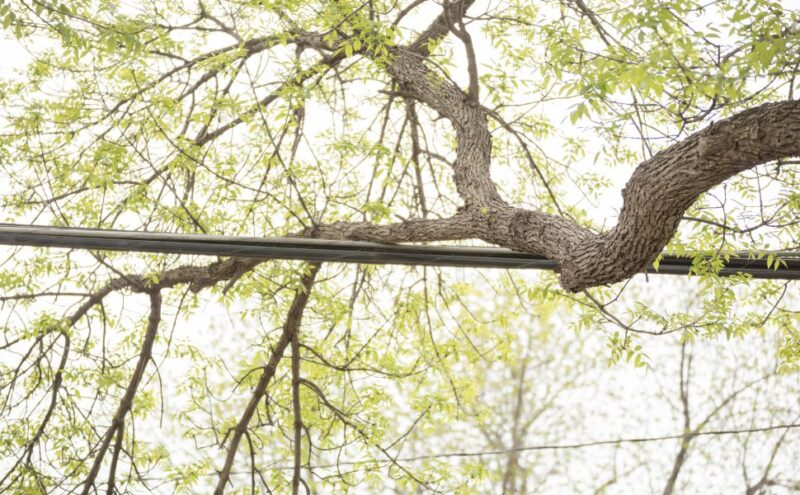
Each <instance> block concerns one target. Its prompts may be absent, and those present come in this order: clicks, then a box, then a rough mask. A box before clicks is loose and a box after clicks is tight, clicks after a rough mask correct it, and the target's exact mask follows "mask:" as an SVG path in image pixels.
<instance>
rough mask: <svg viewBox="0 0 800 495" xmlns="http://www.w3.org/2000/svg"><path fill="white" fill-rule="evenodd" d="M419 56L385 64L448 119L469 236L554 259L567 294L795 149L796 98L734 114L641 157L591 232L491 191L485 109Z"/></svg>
mask: <svg viewBox="0 0 800 495" xmlns="http://www.w3.org/2000/svg"><path fill="white" fill-rule="evenodd" d="M470 4H471V2H460V3H450V4H448V8H449V10H448V12H447V13H446V14H442V16H440V18H438V19H437V20H436V21H434V22H433V24H432V25H431V27H430V28H428V30H426V31H425V33H423V36H421V38H425V41H424V44H425V45H427V43H428V42H429V41H430V39H432V38H435V37H442V36H445V35H446V34H447V25H448V24H447V19H448V18H457V17H458V15H463V14H464V11H465V10H466V8H467V7H469V5H470ZM426 55H427V53H426V52H424V51H422V50H421V49H420V45H419V40H418V41H417V42H414V43H412V45H410V46H409V47H406V48H400V49H398V50H397V51H396V53H395V59H394V61H393V63H392V64H391V65H390V66H389V67H388V68H387V71H388V73H389V74H390V76H392V78H393V79H395V81H396V82H397V83H398V84H399V86H400V88H401V90H402V91H403V93H404V94H406V95H408V96H410V97H413V98H415V99H417V100H419V101H420V102H422V103H424V104H426V105H427V106H429V107H430V108H432V109H433V110H435V111H437V112H439V113H440V114H441V115H442V116H444V117H445V118H447V119H448V120H450V122H451V123H452V124H453V127H454V128H455V131H456V137H457V141H458V143H457V148H456V160H455V162H454V164H453V174H454V182H455V184H456V189H457V191H458V193H459V195H460V196H461V198H462V199H463V200H464V203H465V207H464V208H463V210H462V212H461V214H462V215H463V216H464V217H465V218H469V219H470V221H471V222H472V234H473V237H477V238H480V239H483V240H485V241H488V242H492V243H495V244H499V245H501V246H504V247H508V248H511V249H515V250H518V251H524V252H528V253H532V254H538V255H543V256H546V257H548V258H550V259H553V260H555V261H558V262H559V263H560V264H561V283H562V285H563V286H564V288H566V289H568V290H570V291H573V292H577V291H580V290H582V289H585V288H587V287H592V286H596V285H602V284H608V283H614V282H618V281H621V280H625V279H627V278H629V277H631V276H632V275H634V274H636V273H638V272H639V271H641V270H642V269H644V268H645V267H646V266H648V265H649V264H650V263H652V261H653V260H654V259H655V258H656V256H658V254H659V253H660V252H661V250H662V249H663V248H664V246H666V244H667V243H668V242H669V240H670V239H671V238H672V236H673V235H674V234H675V231H676V230H677V228H678V224H679V223H680V220H681V217H682V216H683V214H684V212H685V211H686V210H687V209H688V208H689V207H690V206H691V205H692V203H694V202H695V201H696V200H697V198H698V197H699V196H700V195H701V194H702V193H704V192H706V191H708V190H709V189H711V188H712V187H714V186H716V185H717V184H719V183H721V182H722V181H724V180H726V179H728V178H730V177H731V176H733V175H735V174H738V173H740V172H742V171H745V170H747V169H750V168H752V167H754V166H756V165H759V164H762V163H766V162H769V161H772V160H777V159H779V158H786V157H791V156H796V155H800V139H798V137H797V136H800V101H785V102H779V103H768V104H765V105H761V106H758V107H756V108H753V109H750V110H747V111H744V112H741V113H739V114H736V115H734V116H732V117H729V118H727V119H725V120H722V121H720V122H717V123H714V124H712V125H711V126H709V127H708V128H706V129H704V130H703V131H700V132H698V133H696V134H694V135H692V136H690V137H689V138H687V139H685V140H683V141H681V142H679V143H677V144H675V145H673V146H670V147H669V148H667V149H665V150H663V151H661V152H659V153H657V154H656V155H655V156H653V157H652V158H651V159H649V160H647V161H645V162H643V163H642V164H640V165H639V166H638V167H637V169H636V170H635V172H634V173H633V175H632V176H631V178H630V180H629V181H628V184H627V186H626V187H625V189H624V190H623V193H622V195H623V199H624V204H623V208H622V211H621V213H620V217H619V221H618V223H617V225H616V226H615V227H614V228H613V229H611V230H610V231H608V232H605V233H601V234H597V233H594V232H592V231H590V230H588V229H586V228H584V227H581V226H579V225H577V224H576V223H574V222H572V221H571V220H568V219H565V218H562V217H559V216H555V215H549V214H546V213H542V212H538V211H530V210H524V209H520V208H515V207H513V206H511V205H509V204H508V203H506V202H505V201H504V200H503V199H502V198H501V197H500V195H499V193H498V192H497V188H496V186H495V184H494V182H492V180H491V176H490V167H491V135H490V133H489V129H488V126H487V113H486V110H484V109H483V108H481V107H480V106H479V105H477V104H475V103H474V102H472V101H471V100H470V98H469V97H468V95H467V94H466V93H464V91H462V90H461V89H460V88H458V87H457V86H456V85H455V84H453V83H451V82H449V81H448V80H445V79H444V78H443V77H440V76H439V75H438V74H436V73H435V72H433V71H432V70H430V69H429V68H428V67H427V66H426V65H425V57H426ZM439 240H441V237H440V238H439Z"/></svg>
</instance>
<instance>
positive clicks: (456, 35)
mask: <svg viewBox="0 0 800 495" xmlns="http://www.w3.org/2000/svg"><path fill="white" fill-rule="evenodd" d="M792 8H793V6H792V5H790V4H786V3H785V2H784V3H778V2H766V1H760V0H752V1H746V2H728V1H718V2H713V3H711V4H699V3H697V2H688V1H687V2H665V1H646V2H625V1H621V2H602V3H599V2H598V3H597V4H596V5H595V4H592V5H590V4H587V3H585V2H584V1H582V0H576V1H566V0H565V1H554V2H541V3H539V4H535V5H531V4H529V3H527V2H515V1H505V2H472V1H469V0H461V1H457V0H450V1H444V2H436V1H424V0H423V1H419V0H416V1H410V2H393V1H387V2H381V1H374V0H366V1H363V2H358V1H357V2H350V1H337V2H305V1H303V2H297V1H291V0H290V1H266V0H258V1H231V0H224V1H219V2H198V3H195V2H183V3H181V2H170V3H169V4H166V5H165V4H164V2H136V3H124V2H119V1H116V0H87V1H66V2H60V3H53V2H49V1H38V0H37V1H35V2H33V3H31V2H27V1H20V2H16V1H6V2H3V3H2V4H0V17H1V18H2V20H3V23H4V26H5V29H6V32H7V33H8V34H9V36H10V38H11V39H9V40H8V41H7V43H6V46H7V47H8V49H9V50H11V51H12V52H13V53H22V54H24V55H22V56H21V57H20V59H19V60H18V62H19V63H18V64H17V72H16V73H15V74H13V75H9V76H8V77H6V78H5V79H4V80H3V81H2V84H0V97H2V108H3V133H2V136H0V165H2V170H3V176H4V177H6V178H7V181H6V182H5V185H4V186H3V190H2V192H3V200H2V205H3V212H4V215H5V217H6V220H8V221H13V222H17V223H24V222H29V223H40V224H54V225H70V226H81V227H98V228H125V229H134V230H152V231H160V232H196V233H208V234H213V233H225V234H228V235H254V236H286V235H294V236H308V237H317V238H327V239H354V240H371V241H381V242H435V241H466V240H479V241H485V242H490V243H493V244H497V245H500V246H504V247H509V248H513V249H518V250H522V251H526V252H531V253H536V254H543V255H545V256H548V257H550V258H552V259H555V260H557V261H559V262H560V264H561V271H560V274H559V275H558V278H556V276H554V275H551V274H543V275H536V276H534V275H530V274H525V275H523V274H503V273H492V272H474V273H466V272H464V271H459V270H436V269H430V268H395V269H389V268H380V269H378V268H374V267H364V266H355V267H354V266H341V265H334V264H332V265H328V266H323V267H318V266H307V265H303V264H299V263H282V262H265V261H261V260H252V259H235V258H234V259H219V260H213V261H211V260H207V259H199V258H198V259H191V258H190V257H179V256H164V255H142V254H121V253H104V252H92V253H84V252H71V251H58V252H56V251H46V250H32V249H12V250H9V251H8V257H7V258H6V262H5V263H4V266H3V269H2V272H0V287H1V288H2V289H3V295H2V296H0V301H2V304H3V306H2V315H3V325H4V329H3V330H4V331H3V338H4V340H3V343H2V344H0V350H2V358H0V359H1V360H0V387H2V396H0V414H2V418H3V422H2V425H3V428H2V430H0V456H1V457H2V459H3V461H2V463H0V468H2V473H0V489H4V490H12V492H18V493H26V492H34V493H36V492H43V493H52V492H56V493H58V492H78V493H94V492H95V491H105V492H107V493H117V492H119V493H123V492H126V491H140V490H145V489H149V490H151V491H172V490H178V491H181V490H184V491H188V490H193V489H199V490H201V491H212V490H216V492H217V493H222V492H223V491H227V492H233V491H244V492H249V491H258V490H261V491H266V492H269V491H276V492H288V491H291V492H294V493H299V492H303V491H310V492H316V491H319V492H321V493H325V492H328V491H331V490H335V491H344V490H346V489H348V487H356V486H358V487H369V486H376V487H377V486H381V487H390V488H392V489H395V490H397V491H399V492H408V491H412V490H420V491H424V492H428V491H455V490H461V491H465V492H469V491H470V490H480V489H481V488H480V487H481V486H484V485H480V483H478V480H480V479H481V476H483V470H485V466H483V465H482V464H481V463H473V464H469V465H465V466H464V469H465V470H463V471H458V472H452V471H450V470H449V468H448V466H446V465H442V464H440V463H436V462H434V459H429V461H430V462H427V461H426V462H422V463H418V462H404V461H403V462H401V460H400V459H406V457H403V455H401V454H403V452H404V451H405V450H404V449H405V448H406V447H405V446H406V444H409V445H413V444H414V442H410V441H409V440H410V439H414V438H423V439H424V438H426V437H425V435H424V433H425V432H431V431H433V430H435V429H436V428H437V427H438V428H440V429H441V428H443V427H444V426H443V425H448V424H451V423H453V422H454V421H456V420H459V419H462V418H464V417H465V416H467V415H475V414H477V411H478V410H479V409H478V408H476V404H478V403H479V402H480V401H481V397H485V395H483V396H482V395H481V394H486V393H487V392H486V390H482V389H481V384H482V383H484V382H486V383H491V380H494V379H496V377H498V376H502V375H501V374H500V373H502V372H505V371H509V370H510V371H509V372H510V375H511V377H512V378H513V381H514V382H516V385H512V384H511V383H509V384H508V387H509V388H508V391H509V392H512V394H510V395H508V396H506V394H502V396H503V397H505V398H506V399H510V398H512V397H513V393H516V394H517V395H518V396H519V395H525V394H524V391H525V390H533V389H529V388H528V387H530V386H531V384H530V383H529V381H528V380H527V379H526V380H522V378H521V377H522V375H523V374H527V371H526V370H527V369H528V368H527V366H528V364H526V363H529V360H530V366H534V365H535V363H537V362H539V361H537V360H538V359H539V357H536V356H537V355H536V354H535V352H534V351H538V346H537V345H534V347H531V345H533V344H532V342H535V341H532V340H529V339H526V338H522V339H521V340H515V339H512V338H511V336H510V335H509V333H510V334H514V333H516V332H517V331H519V332H534V331H535V330H536V329H535V328H533V327H530V326H528V325H525V324H523V323H522V322H519V320H518V319H517V318H514V317H519V316H521V315H528V316H529V317H530V318H533V317H534V316H536V317H541V316H542V315H543V314H546V313H547V312H548V311H549V312H552V311H557V312H558V313H559V318H560V320H559V321H560V322H563V323H564V325H565V326H566V325H570V326H573V327H575V329H576V330H578V331H581V332H582V333H581V334H580V338H581V339H582V340H583V341H584V342H586V343H580V342H578V343H574V344H569V345H576V346H578V347H581V346H582V345H586V346H587V349H596V347H592V344H591V342H594V344H596V343H597V342H596V339H597V338H598V337H599V338H602V339H604V340H605V344H606V345H607V346H608V350H607V351H599V350H595V351H594V352H595V354H591V353H588V354H587V356H586V357H585V361H584V360H583V359H582V360H580V361H576V362H575V363H573V364H570V371H569V373H567V374H566V375H565V376H564V377H563V381H561V382H558V384H555V383H554V384H553V387H554V388H553V390H558V389H559V387H564V388H565V389H566V390H569V389H570V387H571V386H572V384H573V381H570V379H569V377H570V376H572V375H571V374H570V373H577V371H576V370H580V373H578V375H577V376H576V377H575V378H574V380H577V381H580V380H583V379H587V380H588V378H587V377H586V376H585V375H593V374H595V373H596V371H595V368H592V367H591V364H592V363H593V362H594V361H593V358H596V357H597V355H598V354H597V353H600V352H603V353H604V356H603V357H610V360H611V362H612V363H615V362H618V361H622V362H630V363H631V364H632V365H633V366H634V367H636V368H638V369H640V370H645V369H648V367H653V369H657V368H655V365H656V363H655V361H656V360H655V358H654V357H653V356H650V355H649V353H648V349H647V348H646V347H643V345H642V344H643V342H642V341H641V340H642V338H643V336H647V335H664V334H674V336H679V337H681V338H682V339H683V341H685V342H688V341H691V340H693V339H695V338H697V337H702V338H706V339H709V340H712V339H714V338H716V337H718V336H722V335H724V336H726V337H733V336H745V335H746V334H750V333H753V332H757V333H767V334H770V335H779V336H780V340H781V345H780V347H779V349H778V350H777V353H778V355H779V357H780V364H779V367H780V368H779V371H780V372H790V371H792V370H794V369H796V368H797V366H798V363H799V362H800V333H798V330H797V321H796V320H797V314H798V312H797V310H796V308H795V305H796V298H794V297H793V296H792V286H791V285H790V284H789V283H778V282H774V281H762V282H754V281H752V280H750V279H749V278H748V277H746V276H737V277H732V278H722V277H719V276H717V272H718V270H719V268H720V266H721V260H723V259H725V258H726V257H728V256H731V255H732V254H733V253H736V252H738V251H747V252H748V253H749V254H750V255H752V256H754V257H759V258H761V259H763V260H764V263H765V264H766V265H767V266H768V267H777V266H779V265H780V263H781V254H780V253H781V252H782V251H786V250H793V249H795V248H796V245H797V241H796V239H797V234H798V222H797V218H798V205H799V204H800V203H798V201H799V199H798V195H797V190H798V187H797V186H798V184H797V180H798V179H797V174H796V166H797V165H798V163H800V162H798V161H797V160H796V159H795V158H792V157H793V156H796V155H798V154H799V153H800V148H799V147H800V140H798V139H797V136H798V135H799V134H800V103H798V100H797V99H796V95H795V91H796V87H795V86H796V84H795V83H796V81H795V79H796V75H797V72H798V66H800V58H798V57H800V55H798V54H800V50H798V45H800V35H798V29H797V9H796V8H795V9H794V10H792ZM9 63H10V62H9ZM712 122H713V123H712ZM692 133H694V134H692ZM659 150H660V151H659ZM625 180H627V185H625V187H624V192H623V194H622V202H620V194H619V191H621V190H623V187H622V186H623V184H622V183H623V182H624V181H625ZM611 225H615V226H614V227H610V226H611ZM665 248H666V249H668V250H670V251H671V252H674V253H677V254H685V255H687V256H693V257H694V259H695V266H694V271H695V273H696V274H697V276H696V277H692V278H691V279H689V280H667V279H660V280H659V281H658V283H656V282H655V281H652V280H650V281H648V280H647V278H646V276H645V277H642V276H636V277H633V278H631V277H632V276H633V275H634V274H636V273H638V272H640V271H642V270H643V269H645V268H648V269H649V267H650V266H651V265H655V266H654V268H656V267H657V265H658V255H659V253H660V252H661V251H662V249H665ZM708 255H710V257H709V256H708ZM617 282H623V283H617ZM608 284H612V285H608ZM220 308H225V311H222V310H221V309H220ZM543 308H547V309H543ZM215 314H225V315H227V316H226V318H227V319H226V320H225V322H224V324H223V323H222V322H221V321H217V320H214V319H213V318H211V316H212V315H215ZM586 330H589V331H588V332H587V331H586ZM564 333H565V332H556V331H551V332H550V334H552V335H551V336H549V337H547V339H550V340H551V341H555V342H557V343H558V344H559V345H562V342H563V345H567V343H568V342H572V341H571V340H567V339H568V336H566V335H563V334H564ZM562 339H564V340H563V341H562ZM556 347H558V345H557V346H556ZM521 349H530V351H531V354H525V353H524V352H523V353H520V352H519V351H520V350H521ZM496 362H499V363H500V364H499V368H494V367H493V366H494V365H493V364H492V363H496ZM544 362H547V360H546V359H545V360H544ZM686 362H688V358H687V360H684V363H686ZM556 364H558V365H561V364H563V363H561V362H558V363H556ZM505 365H507V368H504V367H503V366H505ZM555 369H556V370H557V371H556V374H558V373H559V371H558V368H555ZM584 369H585V370H586V371H583V370H584ZM484 370H487V371H484ZM491 370H495V371H491ZM504 370H505V371H504ZM490 371H491V372H490ZM561 371H563V370H561ZM641 372H644V371H641ZM679 375H680V377H681V380H680V381H679V383H681V384H684V385H686V386H685V387H684V389H685V388H688V387H689V385H688V384H689V383H690V378H689V371H688V365H686V367H684V366H682V367H681V373H679ZM670 376H671V375H670ZM579 379H580V380H579ZM514 387H516V388H514ZM499 389H500V390H503V389H504V388H503V387H500V388H499ZM575 393H576V394H577V393H580V387H579V388H578V389H577V392H575ZM726 393H732V392H726ZM684 395H685V394H684ZM681 397H683V396H681ZM687 397H689V396H687ZM530 400H531V401H532V402H539V401H542V402H544V404H528V403H527V401H524V402H525V404H523V401H518V403H519V404H520V406H522V405H525V406H526V408H525V411H528V412H529V414H535V411H537V410H539V409H537V408H538V407H540V406H541V407H543V406H544V405H545V404H546V403H547V400H546V398H544V399H543V398H542V397H541V396H536V395H534V396H533V398H531V399H530ZM723 400H724V399H723ZM690 404H691V403H690ZM498 407H501V406H498ZM776 407H778V406H776ZM781 407H784V406H781ZM796 407H797V404H796V403H792V404H790V405H786V406H785V408H786V409H789V410H792V409H793V408H794V410H795V411H796ZM768 409H769V408H768ZM501 410H502V408H501ZM680 410H681V409H679V411H680ZM682 410H683V411H684V413H682V414H683V416H682V417H685V416H687V415H688V417H689V419H690V421H689V425H690V426H692V425H694V427H695V428H697V427H699V425H701V424H703V423H702V416H695V415H694V414H695V413H694V411H695V409H694V406H691V408H684V409H682ZM687 410H688V413H687ZM531 411H533V412H531ZM484 414H485V413H484ZM698 414H700V415H702V414H703V412H698ZM519 418H522V416H519ZM698 418H700V419H698ZM520 420H521V419H520ZM697 421H700V423H697ZM472 424H473V426H475V427H477V428H479V429H481V430H482V431H483V434H484V435H485V436H487V437H491V436H492V435H494V436H498V435H499V436H500V437H501V439H500V440H498V441H497V442H496V443H497V444H498V445H501V444H502V445H503V446H505V447H504V448H506V449H507V448H508V447H507V443H506V442H507V441H508V439H509V438H511V437H514V436H515V435H516V434H507V433H506V434H499V433H498V432H497V431H496V430H497V428H498V425H497V424H493V423H491V422H489V421H486V420H485V418H478V420H476V421H475V422H474V423H472ZM513 424H514V422H513V416H512V427H513ZM562 424H563V423H562ZM771 424H772V423H771ZM436 425H438V426H436ZM773 426H774V424H773ZM523 427H524V424H523V423H521V422H518V423H516V427H515V428H517V430H515V431H517V432H518V433H519V432H521V431H522V430H520V428H523ZM770 427H771V426H770ZM168 431H172V434H167V433H166V432H168ZM490 432H494V433H490ZM681 434H682V433H681ZM503 435H505V436H503ZM737 438H738V437H737ZM686 440H687V441H685V442H684V443H683V444H684V445H687V444H688V447H687V452H688V448H690V447H691V446H692V444H695V441H694V440H692V441H691V442H689V441H688V438H687V439H686ZM511 441H512V447H513V441H514V440H513V439H512V440H511ZM695 445H696V444H695ZM780 445H783V443H780ZM780 445H779V446H780ZM475 446H476V447H480V445H479V444H478V443H477V442H476V443H475ZM220 448H221V450H222V452H218V451H219V450H220ZM778 450H779V449H776V452H777V451H778ZM680 452H681V450H680V449H679V450H678V454H676V455H678V457H679V458H680V454H679V453H680ZM685 455H688V454H685ZM411 457H413V456H411ZM423 460H424V459H423ZM646 460H647V459H646V455H645V454H642V461H643V462H644V461H646ZM678 460H680V459H677V460H675V462H673V464H672V465H673V466H676V467H677V473H678V476H676V477H675V482H674V483H673V486H678V485H677V484H678V483H680V482H681V476H682V475H681V474H680V473H681V472H683V471H682V470H683V469H684V468H683V467H682V466H683V464H682V463H683V462H684V461H681V462H677V461H678ZM507 461H508V464H506V468H505V471H502V472H503V473H504V474H503V478H501V479H499V480H495V481H496V482H497V483H500V484H504V485H505V486H506V487H518V486H520V485H519V484H520V483H523V480H524V479H525V478H523V477H522V475H518V474H516V473H517V472H518V471H517V470H516V469H517V468H516V467H513V466H516V465H517V464H518V462H519V461H518V460H514V459H513V458H509V459H507ZM622 472H624V471H619V473H622ZM744 472H745V473H747V475H746V480H747V486H748V487H749V488H752V489H753V490H754V491H757V490H759V489H764V488H765V487H766V483H767V481H768V480H772V479H774V478H772V475H771V474H770V473H772V472H773V470H772V469H767V468H763V469H762V468H761V467H758V468H756V467H753V469H750V467H749V466H748V469H746V470H744ZM751 473H760V474H751ZM616 475H618V473H617V472H616V471H615V476H616ZM506 476H507V477H508V480H504V478H505V477H506ZM637 476H638V475H637ZM759 476H760V477H759ZM762 479H763V480H765V481H764V483H762V484H761V485H760V486H759V482H760V480H762ZM753 480H755V481H753ZM663 481H664V480H663V479H661V478H659V483H656V485H659V488H658V490H661V489H663V483H662V482H663ZM751 482H752V484H751ZM495 486H496V485H495ZM528 486H530V485H528ZM654 486H655V485H654ZM214 487H216V488H214ZM376 489H377V488H376ZM509 490H510V488H509Z"/></svg>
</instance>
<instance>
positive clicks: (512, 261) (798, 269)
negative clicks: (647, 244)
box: [0, 224, 800, 280]
mask: <svg viewBox="0 0 800 495" xmlns="http://www.w3.org/2000/svg"><path fill="white" fill-rule="evenodd" d="M0 244H5V245H13V246H38V247H49V248H67V249H90V250H102V251H130V252H150V253H170V254H187V255H208V256H231V257H242V258H258V259H282V260H306V261H310V262H339V263H362V264H375V265H425V266H450V267H467V268H501V269H538V270H557V269H558V263H557V262H556V261H553V260H550V259H547V258H544V257H542V256H535V255H530V254H525V253H519V252H516V251H511V250H508V249H503V248H495V247H464V246H427V245H425V246H423V245H408V244H380V243H374V242H357V241H330V240H322V239H305V238H299V237H272V238H261V237H233V236H222V235H205V234H167V233H156V232H138V231H125V230H103V229H84V228H72V227H50V226H35V225H17V224H0ZM771 254H772V255H773V257H777V258H780V262H774V263H773V267H768V266H767V262H766V261H765V260H764V259H754V258H752V257H748V256H747V255H746V254H745V253H742V254H741V255H739V256H734V257H731V258H730V259H729V260H727V261H724V265H723V267H722V269H721V270H720V275H723V276H729V275H733V274H736V273H747V274H750V275H751V276H752V277H753V278H759V279H780V280H797V279H800V253H794V252H775V253H771ZM692 265H693V259H692V258H689V257H681V256H674V255H670V254H664V255H662V257H661V260H660V263H659V265H658V270H656V269H655V268H652V267H650V268H648V269H647V270H646V271H647V272H648V273H652V274H668V275H686V274H689V273H691V269H692ZM775 265H778V266H777V268H776V267H775ZM643 271H644V270H643Z"/></svg>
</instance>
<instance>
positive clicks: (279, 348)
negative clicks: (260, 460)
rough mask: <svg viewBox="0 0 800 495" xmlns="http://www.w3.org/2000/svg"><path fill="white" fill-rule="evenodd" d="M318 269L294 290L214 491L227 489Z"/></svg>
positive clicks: (301, 315)
mask: <svg viewBox="0 0 800 495" xmlns="http://www.w3.org/2000/svg"><path fill="white" fill-rule="evenodd" d="M318 270H319V265H312V266H311V269H310V271H309V272H308V274H307V275H305V276H304V277H303V284H302V286H301V288H300V289H299V290H298V291H297V292H296V293H295V296H294V300H293V301H292V305H291V307H290V308H289V312H288V313H287V315H286V321H285V322H284V324H283V332H282V333H281V336H280V338H279V339H278V342H277V343H276V344H275V348H274V349H273V350H272V355H271V356H270V358H269V361H268V362H267V364H266V366H264V371H263V373H261V377H260V378H259V379H258V383H257V384H256V386H255V388H254V390H253V394H252V396H251V397H250V402H248V404H247V407H246V408H245V410H244V412H243V413H242V416H241V417H240V418H239V422H238V423H236V427H235V428H234V430H233V435H232V436H231V440H230V442H229V444H228V453H227V454H226V457H225V463H224V464H223V466H222V470H221V471H220V473H219V480H218V481H217V486H216V488H215V489H214V494H215V495H222V494H223V493H225V485H226V484H227V483H228V480H229V479H230V476H231V469H232V468H233V461H234V459H235V458H236V451H237V450H238V448H239V443H240V442H241V440H242V436H243V435H244V434H245V433H246V432H247V428H248V425H249V424H250V419H251V418H252V417H253V414H255V412H256V408H257V407H258V404H259V403H260V402H261V399H262V398H263V397H264V394H265V393H266V392H267V386H268V385H269V382H270V380H272V377H273V376H275V371H276V370H277V369H278V364H279V363H280V361H281V358H282V357H283V354H284V352H285V351H286V348H287V347H288V346H289V343H290V342H291V340H292V338H293V337H294V334H295V333H296V332H298V331H299V329H300V324H301V323H302V321H303V312H304V311H305V308H306V304H307V303H308V296H309V294H310V293H311V287H312V286H313V285H314V278H315V277H316V275H317V271H318Z"/></svg>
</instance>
